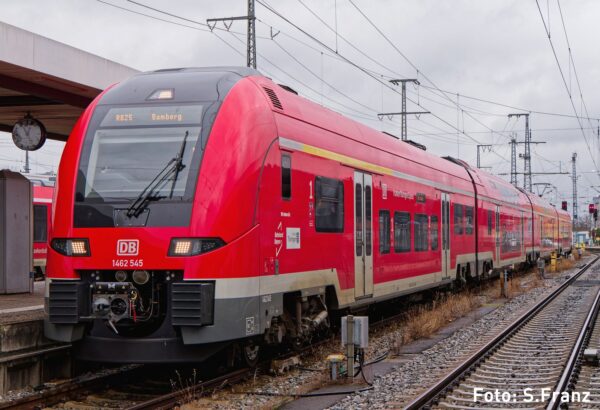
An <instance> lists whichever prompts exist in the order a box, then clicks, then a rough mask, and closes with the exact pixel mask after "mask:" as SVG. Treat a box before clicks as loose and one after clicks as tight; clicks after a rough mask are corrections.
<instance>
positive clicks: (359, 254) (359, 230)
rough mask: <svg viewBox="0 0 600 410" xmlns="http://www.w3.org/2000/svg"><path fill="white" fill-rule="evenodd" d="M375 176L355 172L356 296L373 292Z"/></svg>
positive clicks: (369, 294) (366, 295)
mask: <svg viewBox="0 0 600 410" xmlns="http://www.w3.org/2000/svg"><path fill="white" fill-rule="evenodd" d="M372 199H373V177H372V176H371V175H368V174H364V173H362V172H358V171H356V172H354V297H356V298H361V297H368V296H371V295H372V294H373V210H372V203H373V201H372Z"/></svg>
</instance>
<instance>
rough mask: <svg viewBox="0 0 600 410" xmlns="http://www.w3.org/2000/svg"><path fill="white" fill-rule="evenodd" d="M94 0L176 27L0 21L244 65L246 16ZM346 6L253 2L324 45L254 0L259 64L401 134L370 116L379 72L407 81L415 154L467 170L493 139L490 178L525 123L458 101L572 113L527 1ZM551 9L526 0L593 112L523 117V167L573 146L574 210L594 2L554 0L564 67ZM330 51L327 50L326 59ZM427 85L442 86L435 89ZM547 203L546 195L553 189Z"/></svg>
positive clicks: (109, 52)
mask: <svg viewBox="0 0 600 410" xmlns="http://www.w3.org/2000/svg"><path fill="white" fill-rule="evenodd" d="M103 1H104V0H103ZM136 1H138V0H136ZM262 1H263V2H265V0H262ZM106 2H107V3H111V4H113V5H116V6H119V7H122V8H126V9H129V10H132V11H135V12H138V13H143V14H147V15H150V16H153V17H156V18H159V19H164V20H168V21H170V22H175V23H178V24H181V25H176V24H171V23H168V22H164V21H160V20H157V19H155V18H150V17H147V16H143V15H139V14H134V13H132V12H129V11H126V10H122V9H119V8H116V7H111V6H110V5H107V4H103V3H102V2H100V1H97V0H53V1H47V0H19V1H9V0H0V4H1V5H2V13H1V15H0V19H1V20H2V21H4V22H6V23H9V24H13V25H15V26H17V27H20V28H23V29H26V30H29V31H32V32H35V33H37V34H40V35H43V36H46V37H49V38H51V39H54V40H57V41H61V42H64V43H66V44H69V45H71V46H74V47H77V48H80V49H83V50H85V51H88V52H91V53H94V54H97V55H99V56H102V57H105V58H108V59H111V60H114V61H116V62H119V63H122V64H125V65H128V66H131V67H133V68H136V69H139V70H152V69H157V68H166V67H180V66H213V65H245V63H246V58H245V44H244V42H245V34H244V33H245V31H246V23H245V22H242V21H236V22H234V23H233V25H232V27H231V30H232V31H233V32H235V33H227V32H225V31H222V30H221V31H217V32H216V33H217V34H215V33H211V32H210V31H209V30H207V28H206V27H203V26H201V25H198V24H195V23H193V22H190V21H185V20H181V19H177V18H175V17H171V16H168V15H165V14H161V13H159V12H156V11H153V10H149V9H147V8H144V7H142V6H140V5H138V4H134V3H133V2H130V1H128V0H106ZM138 2H139V3H141V4H145V5H149V6H151V7H155V8H157V9H160V10H163V11H166V12H168V13H171V14H175V15H178V16H181V17H184V18H186V19H189V20H193V21H197V22H205V21H206V19H207V18H211V17H226V16H237V15H243V14H245V13H246V1H245V0H220V1H207V0H200V1H199V0H172V1H168V2H167V1H158V0H139V1H138ZM352 2H353V3H354V4H355V5H356V6H357V7H355V6H354V5H353V4H352V3H351V1H350V0H321V1H316V0H279V1H273V0H266V3H267V4H270V5H271V6H272V7H273V8H274V9H276V10H277V11H278V12H279V13H280V14H281V15H283V16H285V17H286V18H288V19H289V20H290V21H292V22H293V23H294V24H296V25H298V26H300V27H301V28H302V29H303V30H305V31H306V32H308V33H310V34H311V35H312V36H314V37H316V38H317V39H319V40H320V41H321V42H322V43H324V44H325V45H327V46H328V47H330V48H331V49H333V50H334V51H333V52H332V51H330V50H328V49H326V48H325V47H323V46H322V45H320V44H318V43H317V42H315V41H314V40H313V39H311V38H309V37H308V36H306V35H305V34H303V33H302V32H300V31H299V30H297V29H296V28H295V27H292V26H291V25H290V24H288V23H286V22H285V21H283V20H282V19H281V18H280V17H278V16H276V15H275V14H273V13H272V12H271V11H269V10H267V9H266V8H265V7H264V6H262V5H260V4H257V5H256V15H257V19H258V21H257V33H258V36H259V38H258V45H257V48H258V53H259V56H258V69H259V70H260V71H262V72H263V73H264V74H265V75H268V76H270V77H272V78H273V79H274V80H275V81H277V82H279V83H283V84H287V85H290V86H291V87H292V88H294V89H296V90H297V91H298V92H299V93H300V94H301V95H303V96H305V97H307V98H310V99H312V100H314V101H316V102H318V103H320V104H323V105H326V106H328V107H330V108H332V109H334V110H336V111H340V112H342V113H343V114H344V115H348V116H351V117H353V118H355V119H356V120H358V121H361V122H364V123H365V124H367V125H369V126H371V127H374V128H377V129H381V130H384V131H388V132H391V133H393V134H396V135H400V118H394V119H393V121H390V120H389V119H387V118H386V119H384V120H382V121H381V120H379V119H378V118H377V113H378V112H394V111H401V98H400V94H399V91H400V89H399V88H398V87H393V86H392V87H391V88H392V89H390V88H388V87H389V86H388V84H389V83H388V80H389V79H390V78H407V77H408V78H418V79H419V81H420V82H421V84H422V86H421V87H415V86H413V85H408V97H409V99H410V100H412V101H413V102H410V101H409V103H408V107H407V109H408V111H423V110H428V111H431V112H432V114H427V115H421V116H420V118H416V117H415V116H411V117H409V122H408V132H409V138H410V139H413V140H415V141H418V142H420V143H422V144H424V145H426V146H427V149H428V151H430V152H433V153H435V154H437V155H451V156H455V157H456V156H458V157H460V158H461V159H464V160H466V161H468V162H470V163H471V164H473V165H475V162H476V144H478V143H481V144H493V145H494V146H493V152H485V153H482V157H481V158H482V160H481V165H482V166H485V167H491V171H492V172H494V173H496V174H502V173H508V172H509V171H510V163H509V161H510V146H509V144H508V142H509V140H510V135H511V133H516V136H517V138H518V139H519V140H523V138H524V132H523V130H524V119H523V118H521V119H518V120H515V119H512V120H509V119H508V118H507V114H509V113H513V112H523V111H519V110H517V109H515V108H507V107H503V106H499V105H494V104H489V103H483V102H481V101H478V100H474V99H469V98H468V97H477V98H479V99H483V100H490V101H493V102H499V103H503V104H506V105H510V106H513V107H517V108H523V109H525V110H528V111H542V112H550V113H557V114H565V115H568V116H573V115H574V111H573V107H572V105H571V102H570V100H569V97H568V91H567V88H566V87H565V86H564V84H563V80H562V78H561V75H560V72H559V69H558V65H557V62H556V61H555V58H554V55H553V53H552V49H551V47H550V43H549V41H548V38H547V35H546V32H545V29H544V25H543V23H542V18H541V16H540V12H539V11H538V6H537V4H536V1H535V0H519V1H516V0H514V1H509V0H486V1H477V0H453V1H441V0H403V1H398V0H395V1H366V0H352ZM558 4H559V3H558V2H557V1H556V0H539V5H540V8H541V10H542V14H543V18H544V19H545V21H546V24H547V25H548V27H549V29H550V34H551V38H552V41H553V43H554V46H555V49H556V52H557V56H558V60H559V62H560V65H561V67H562V70H563V73H564V76H565V79H566V82H567V86H568V87H569V89H570V92H571V94H572V95H573V104H574V105H575V107H576V110H577V113H578V114H579V115H580V116H584V117H586V113H585V109H584V107H583V104H582V101H581V98H580V92H579V89H578V87H577V82H576V78H575V76H574V68H575V69H576V70H577V74H578V78H579V82H580V84H581V90H582V93H583V99H584V102H585V107H587V112H588V113H589V116H590V117H592V118H594V119H593V120H587V119H581V126H582V127H583V132H582V130H581V129H580V128H579V127H580V123H579V121H578V120H577V118H571V117H565V116H551V115H542V114H537V113H532V114H531V116H530V122H531V127H532V130H533V140H534V141H544V142H546V143H545V144H540V145H536V146H533V155H532V168H533V170H534V171H539V172H558V171H559V170H562V171H563V172H564V171H570V170H571V162H570V161H571V155H572V153H573V152H577V153H578V165H577V168H578V171H579V172H580V173H581V175H582V176H581V178H580V180H579V195H580V196H581V197H583V198H580V201H581V202H580V203H581V204H585V203H586V202H588V201H589V200H590V199H591V197H592V196H593V195H594V194H595V192H596V191H595V188H590V187H591V186H595V185H599V186H600V178H599V177H598V175H597V174H596V173H595V172H594V170H596V169H597V168H600V158H599V157H600V155H599V149H600V147H599V145H600V144H599V143H598V138H597V135H596V127H598V121H597V120H596V118H600V112H599V106H600V96H599V95H598V94H599V93H597V92H595V91H596V90H598V89H600V83H599V82H600V73H599V67H600V52H599V51H600V50H599V47H600V43H599V42H598V41H597V39H598V38H599V37H600V28H599V26H598V24H597V20H598V18H599V17H600V2H598V1H593V0H587V1H586V0H563V1H562V2H561V3H560V6H561V7H562V15H563V18H564V22H565V27H566V31H567V35H568V38H569V42H570V45H571V50H572V57H573V60H574V62H575V66H574V67H573V65H572V64H571V63H570V59H569V54H568V49H567V46H566V41H565V33H564V31H563V26H562V24H561V16H560V13H559V8H558ZM359 10H360V11H362V12H363V13H364V14H365V15H366V16H367V17H368V18H369V19H370V20H371V21H372V22H373V23H374V25H375V26H376V27H377V28H378V29H379V30H381V32H382V33H383V34H385V35H386V36H387V37H388V39H389V40H390V42H391V43H392V44H390V43H389V42H387V41H386V39H385V38H384V37H383V36H382V35H381V34H380V33H378V32H377V31H376V29H375V28H374V27H373V26H372V25H371V24H370V23H369V22H368V21H367V20H366V19H365V18H364V17H363V16H362V15H361V14H360V12H359ZM311 11H312V12H313V13H314V14H313V13H311ZM316 16H318V17H319V18H320V19H322V20H323V21H319V20H318V19H317V17H316ZM325 24H327V25H329V26H330V27H331V29H330V28H328V27H327V26H326V25H325ZM182 25H184V26H188V27H184V26H182ZM271 27H273V32H274V33H277V32H279V34H278V35H277V36H276V37H275V38H274V39H273V40H272V39H271V38H270V32H271ZM336 27H337V33H338V35H337V36H336V34H335V28H336ZM218 28H222V25H219V26H218ZM236 33H239V34H236ZM336 40H337V41H336ZM336 49H337V52H338V54H339V55H336V54H335V50H336ZM234 50H235V51H234ZM401 53H402V54H403V55H404V56H405V57H406V58H405V57H403V56H402V55H401ZM342 56H343V57H344V58H346V59H348V60H350V61H352V62H353V63H355V64H356V65H358V66H360V67H362V68H363V69H364V70H367V71H369V72H371V73H372V75H373V76H374V77H376V78H377V79H380V80H381V81H382V82H383V83H385V86H384V85H382V83H381V82H378V81H376V79H373V78H372V77H369V76H368V75H366V74H365V73H364V72H363V71H361V70H359V69H357V68H356V67H353V66H352V65H350V64H349V63H348V62H346V61H343V57H342ZM434 84H435V85H434ZM436 87H439V89H441V90H444V91H447V92H448V93H446V94H441V93H440V92H439V91H437V90H435V88H436ZM457 94H458V95H457ZM457 102H458V104H459V105H460V109H457V106H456V103H457ZM415 103H420V104H421V107H419V106H417V105H416V104H415ZM456 128H458V129H459V130H460V131H461V132H460V133H458V132H457V130H456ZM490 130H492V131H490ZM463 131H464V133H462V132H463ZM583 134H585V136H586V137H587V143H586V142H585V139H584V136H583ZM62 145H63V144H62V143H57V142H53V141H51V142H49V143H47V144H46V146H44V147H43V148H42V149H41V150H40V151H39V152H36V153H32V154H31V159H32V165H33V170H34V171H36V172H44V171H46V170H48V169H56V167H57V164H58V161H59V156H60V152H61V151H62ZM522 151H523V145H519V147H518V152H519V153H522ZM23 158H24V154H23V152H22V151H19V150H18V149H16V148H14V147H13V146H12V141H11V139H10V136H9V135H8V134H4V135H2V137H0V167H11V168H13V169H18V168H20V167H22V164H21V163H20V162H21V161H22V160H23ZM594 161H595V163H596V164H597V165H596V164H594ZM560 163H562V165H561V164H560ZM517 166H518V171H519V172H522V170H523V162H522V160H518V165H517ZM503 177H504V178H507V179H508V178H509V176H503ZM533 181H534V183H536V182H537V183H543V182H550V183H552V184H555V185H556V186H557V187H558V188H559V191H560V194H559V197H558V200H560V199H561V196H563V197H565V199H570V198H571V190H572V188H571V180H570V175H549V176H548V175H539V176H534V179H533ZM519 183H520V184H522V175H519ZM534 189H535V188H534ZM598 189H600V188H598ZM547 197H548V198H549V199H551V200H552V201H554V200H555V197H554V194H550V195H547ZM580 206H581V205H580ZM582 211H584V210H583V209H582V210H581V211H580V214H581V213H582ZM585 211H587V210H585Z"/></svg>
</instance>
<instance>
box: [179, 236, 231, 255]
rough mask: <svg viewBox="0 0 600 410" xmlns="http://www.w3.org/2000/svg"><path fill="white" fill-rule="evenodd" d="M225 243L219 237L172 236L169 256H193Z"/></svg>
mask: <svg viewBox="0 0 600 410" xmlns="http://www.w3.org/2000/svg"><path fill="white" fill-rule="evenodd" d="M223 245H225V242H223V240H222V239H220V238H173V239H171V246H169V253H168V255H169V256H194V255H200V254H202V253H206V252H210V251H213V250H215V249H217V248H220V247H221V246H223Z"/></svg>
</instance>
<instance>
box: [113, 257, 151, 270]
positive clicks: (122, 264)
mask: <svg viewBox="0 0 600 410" xmlns="http://www.w3.org/2000/svg"><path fill="white" fill-rule="evenodd" d="M112 266H113V268H142V267H143V266H144V260H143V259H113V260H112Z"/></svg>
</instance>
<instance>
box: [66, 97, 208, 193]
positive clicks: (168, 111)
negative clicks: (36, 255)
mask: <svg viewBox="0 0 600 410" xmlns="http://www.w3.org/2000/svg"><path fill="white" fill-rule="evenodd" d="M105 112H106V114H105V116H104V117H103V118H102V120H101V122H100V124H99V127H97V128H96V129H95V130H90V132H89V133H88V137H87V138H86V143H85V144H84V148H83V150H82V156H81V161H80V165H79V175H78V183H77V194H76V202H106V201H111V202H124V201H132V200H135V199H136V198H137V197H138V196H139V195H140V193H141V192H142V191H144V189H145V188H146V187H147V186H148V185H149V184H151V183H152V181H153V180H154V179H155V178H156V176H157V175H158V174H159V173H160V172H161V171H162V170H163V169H164V168H165V166H167V164H168V163H169V161H171V160H172V159H173V158H174V157H177V155H179V153H180V150H181V147H182V142H183V139H184V137H185V136H186V134H187V140H186V144H184V145H183V146H184V147H185V150H184V152H183V155H182V160H181V165H182V167H181V169H180V171H179V172H178V173H177V178H176V180H175V181H174V183H166V184H162V185H161V186H160V187H159V189H158V190H157V191H156V194H157V198H169V199H175V200H181V199H183V198H186V197H187V198H190V197H191V194H190V187H191V189H192V190H193V187H194V185H195V184H194V179H195V177H196V175H195V172H194V169H196V170H197V167H193V166H192V163H193V161H194V158H195V155H194V154H195V151H196V149H197V142H198V140H199V136H200V130H201V128H200V125H199V124H200V123H201V116H202V106H201V105H187V106H152V107H133V108H132V107H125V108H110V109H108V110H105ZM192 120H193V122H192ZM96 123H97V122H96ZM173 179H174V178H171V180H173Z"/></svg>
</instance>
